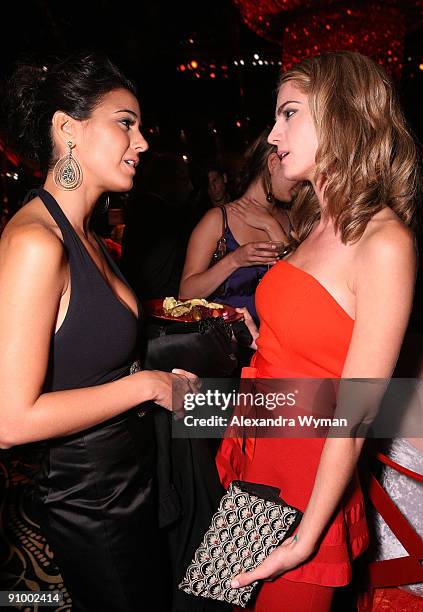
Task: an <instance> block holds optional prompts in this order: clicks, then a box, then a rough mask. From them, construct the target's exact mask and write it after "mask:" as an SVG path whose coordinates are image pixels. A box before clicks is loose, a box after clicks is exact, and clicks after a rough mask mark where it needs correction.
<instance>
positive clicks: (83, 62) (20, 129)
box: [2, 53, 136, 172]
mask: <svg viewBox="0 0 423 612" xmlns="http://www.w3.org/2000/svg"><path fill="white" fill-rule="evenodd" d="M121 88H123V89H127V90H129V91H130V92H131V93H133V94H134V95H136V89H135V85H134V84H133V83H132V82H131V81H130V80H129V79H128V78H127V77H126V76H125V75H124V74H122V72H121V71H120V70H119V69H118V68H117V67H116V66H115V65H114V64H113V63H112V62H111V61H110V59H109V58H108V57H107V56H105V55H103V54H101V53H78V54H76V55H72V56H68V57H66V58H64V59H58V58H56V59H55V60H54V61H53V62H52V63H50V64H48V63H43V64H41V65H36V64H35V63H33V62H28V61H23V62H22V61H21V62H19V63H16V64H15V65H14V68H13V72H12V74H11V76H10V78H9V79H8V81H7V83H6V82H5V83H4V84H3V87H2V89H3V90H4V93H3V104H2V106H3V109H2V124H3V125H2V132H3V133H4V135H5V136H6V140H7V142H8V144H9V145H10V146H11V147H12V148H13V149H14V150H15V151H16V152H17V153H19V154H20V155H21V156H22V157H23V158H24V159H27V160H31V161H34V162H36V163H37V164H39V165H40V167H41V169H42V170H43V171H44V172H45V171H46V170H48V169H49V168H51V167H52V166H53V165H54V161H55V160H54V159H53V141H52V137H51V121H52V118H53V115H54V113H55V112H56V111H58V110H60V111H63V112H65V113H67V114H68V115H70V116H71V117H73V118H74V119H78V120H84V119H88V118H89V117H90V115H91V113H92V111H93V110H94V108H95V107H96V106H97V105H98V103H99V102H100V100H101V98H102V97H103V96H104V95H105V94H106V93H108V92H110V91H113V90H115V89H121Z"/></svg>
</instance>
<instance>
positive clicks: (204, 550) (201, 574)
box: [179, 480, 302, 608]
mask: <svg viewBox="0 0 423 612" xmlns="http://www.w3.org/2000/svg"><path fill="white" fill-rule="evenodd" d="M279 493H280V489H277V488H276V487H270V486H268V485H263V484H256V483H253V482H244V481H241V480H234V481H233V482H232V483H231V484H230V486H229V490H228V492H227V493H226V494H225V495H224V496H223V497H222V499H221V500H220V504H219V509H218V511H217V512H216V513H215V514H214V515H213V517H212V521H211V525H210V527H209V529H208V530H207V532H206V534H205V536H204V538H203V541H202V542H201V544H200V546H199V547H198V548H197V550H196V552H195V554H194V558H193V560H192V562H191V564H190V565H189V566H188V569H187V571H186V573H185V576H184V578H183V579H182V582H181V583H180V584H179V588H180V589H182V590H183V591H185V592H186V593H191V594H192V595H197V596H200V597H207V598H209V599H216V600H219V601H224V602H227V603H231V604H232V605H234V606H235V605H236V606H241V607H243V608H244V607H245V606H246V605H247V603H248V601H249V600H250V598H251V596H252V595H253V592H254V591H255V589H256V588H257V586H258V581H255V582H253V583H252V584H251V585H249V586H246V587H241V588H238V589H233V588H231V580H232V579H233V578H234V577H235V576H237V575H238V574H239V573H241V572H245V571H251V570H252V569H254V568H256V567H257V565H259V563H261V562H262V561H263V560H264V559H265V558H266V557H267V556H268V555H269V554H270V553H271V552H272V550H273V549H274V548H276V546H278V545H279V544H281V543H282V542H283V541H284V540H285V539H286V538H288V537H289V536H290V535H291V534H292V533H293V531H294V530H295V528H296V526H297V525H298V523H299V521H300V520H301V517H302V513H301V512H300V510H298V509H297V508H294V507H292V506H289V505H288V504H287V503H286V502H284V501H283V500H282V499H281V498H280V497H279Z"/></svg>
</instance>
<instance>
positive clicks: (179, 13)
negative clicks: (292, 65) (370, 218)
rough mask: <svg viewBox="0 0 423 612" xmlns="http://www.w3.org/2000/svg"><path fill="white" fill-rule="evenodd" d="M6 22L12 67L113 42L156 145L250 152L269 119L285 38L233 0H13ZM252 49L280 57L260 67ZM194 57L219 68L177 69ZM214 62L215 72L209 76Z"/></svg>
mask: <svg viewBox="0 0 423 612" xmlns="http://www.w3.org/2000/svg"><path fill="white" fill-rule="evenodd" d="M257 4H259V3H257ZM304 4H307V3H304ZM1 29H2V36H1V41H0V44H1V49H0V67H1V69H2V72H3V73H6V74H7V71H8V69H9V68H10V65H11V63H12V62H13V61H14V60H16V59H18V58H19V57H23V56H27V55H30V56H31V55H35V56H36V57H37V56H39V57H40V58H43V57H44V56H46V55H49V54H52V53H55V52H62V51H74V50H80V49H101V50H104V51H106V52H107V53H108V54H109V55H110V56H111V58H112V59H113V60H115V61H116V62H117V63H118V64H119V65H120V66H121V67H122V68H123V69H124V71H126V72H127V73H128V74H129V76H130V77H132V78H133V79H134V80H135V81H136V82H137V83H138V85H139V97H140V101H141V105H142V114H143V123H144V126H145V130H146V137H147V139H148V140H149V141H150V145H151V146H152V147H156V148H161V149H173V150H177V151H180V152H181V153H188V154H189V155H194V156H196V157H198V156H204V155H207V154H208V152H209V151H211V152H213V151H217V152H219V151H220V150H221V149H222V148H223V149H224V150H225V151H229V150H230V151H242V149H243V148H244V146H245V144H246V142H248V141H249V140H250V139H251V137H252V136H253V135H254V134H255V133H256V132H257V131H258V130H259V129H261V128H263V127H265V126H266V125H269V126H270V125H271V122H272V117H273V105H274V91H275V87H276V83H277V77H278V72H279V68H280V67H279V65H278V64H277V60H280V59H281V47H280V46H279V45H277V44H273V43H270V42H267V41H266V40H264V39H263V38H261V37H259V36H258V35H256V34H255V33H254V32H253V31H251V30H250V29H249V28H248V27H247V26H246V25H245V23H244V22H243V20H242V18H241V16H240V13H239V11H238V9H237V8H236V6H235V5H234V3H233V2H232V1H231V0H200V1H199V0H197V1H194V0H180V1H178V2H170V1H169V2H166V1H164V0H154V1H150V2H147V1H143V0H136V1H134V2H130V3H124V2H116V0H114V1H112V0H96V1H93V2H90V1H88V0H85V1H81V0H74V1H72V2H69V3H68V2H51V1H50V2H49V1H45V0H29V1H27V2H8V3H7V4H5V5H3V8H2V18H1ZM408 29H409V31H408V33H407V35H406V39H405V53H404V69H403V73H402V79H401V83H400V84H399V85H400V92H401V95H402V98H403V103H404V108H405V112H406V115H407V118H408V120H409V122H410V124H411V126H412V128H413V130H414V131H415V133H416V135H417V136H418V138H419V139H420V140H421V139H422V132H423V125H422V113H421V110H420V109H421V83H422V76H423V70H421V69H420V70H419V64H420V63H421V62H422V61H423V57H422V44H421V39H422V29H421V27H418V24H417V26H416V24H414V27H413V28H408ZM6 35H7V37H8V41H7V39H6ZM190 39H191V41H192V42H190ZM254 53H259V54H260V57H263V58H265V57H266V58H267V59H269V60H270V59H273V60H274V61H275V64H274V65H270V64H269V65H267V66H265V65H263V66H252V65H251V60H252V58H253V54H254ZM239 58H244V60H245V63H246V65H245V66H244V67H242V68H241V67H239V66H238V67H236V66H234V60H238V59H239ZM408 58H410V59H408ZM192 59H195V60H197V61H199V62H205V63H208V64H214V65H216V66H217V70H213V69H210V70H205V71H202V72H200V78H196V77H195V76H194V72H195V71H189V70H185V71H184V72H180V71H179V70H178V69H177V67H178V66H179V65H180V64H187V63H188V62H189V61H190V60H192ZM222 65H226V66H227V67H228V68H227V70H225V71H223V70H221V69H220V67H221V66H222ZM212 71H213V72H214V73H215V74H216V78H210V76H209V74H210V72H212ZM225 73H226V74H227V76H226V77H225V76H224V75H225ZM237 121H238V122H239V123H240V124H241V125H240V126H239V127H238V126H237V125H236V122H237ZM181 130H183V131H184V134H185V140H184V139H183V136H184V134H182V135H181ZM213 130H216V131H215V132H214V131H213ZM181 136H182V137H181Z"/></svg>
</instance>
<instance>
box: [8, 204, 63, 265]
mask: <svg viewBox="0 0 423 612" xmlns="http://www.w3.org/2000/svg"><path fill="white" fill-rule="evenodd" d="M36 200H38V198H35V199H34V200H32V201H31V202H29V203H28V204H26V205H25V206H24V207H23V208H21V209H20V210H19V211H18V212H17V213H16V214H15V216H14V217H13V218H12V219H11V220H10V221H9V223H8V224H7V225H6V228H5V229H4V231H3V234H2V237H1V241H0V255H1V257H2V259H3V258H4V257H7V258H8V260H9V261H10V259H16V258H19V257H21V256H24V255H28V256H31V257H35V258H36V259H37V260H38V261H39V260H40V259H41V260H45V262H46V264H48V262H51V263H53V264H54V263H56V264H57V263H59V262H61V261H64V260H65V259H66V255H65V250H64V247H63V242H62V240H61V237H60V236H61V234H60V230H59V229H58V227H57V225H55V224H54V222H53V220H52V219H51V218H50V217H49V215H48V214H47V215H46V214H44V210H43V208H41V207H40V206H38V205H37V202H36Z"/></svg>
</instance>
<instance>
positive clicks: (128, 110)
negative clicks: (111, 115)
mask: <svg viewBox="0 0 423 612" xmlns="http://www.w3.org/2000/svg"><path fill="white" fill-rule="evenodd" d="M115 113H129V114H130V115H132V116H133V117H135V118H137V117H138V115H137V113H136V112H134V111H133V110H130V109H129V108H122V109H121V110H117V111H115Z"/></svg>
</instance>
